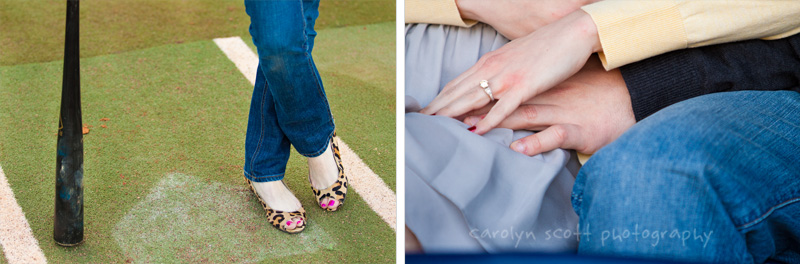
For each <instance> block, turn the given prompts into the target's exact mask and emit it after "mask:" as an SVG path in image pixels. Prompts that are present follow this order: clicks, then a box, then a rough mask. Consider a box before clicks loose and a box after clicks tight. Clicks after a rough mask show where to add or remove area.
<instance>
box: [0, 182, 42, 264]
mask: <svg viewBox="0 0 800 264" xmlns="http://www.w3.org/2000/svg"><path fill="white" fill-rule="evenodd" d="M0 245H2V246H3V253H4V254H5V256H6V260H8V263H12V264H13V263H47V258H45V257H44V253H43V252H42V249H41V248H40V247H39V242H38V241H37V240H36V238H34V237H33V232H32V231H31V226H30V225H29V224H28V220H27V219H25V213H23V212H22V208H20V207H19V204H17V199H16V198H14V192H13V191H12V190H11V185H9V184H8V179H6V174H5V173H4V172H3V168H2V167H0Z"/></svg>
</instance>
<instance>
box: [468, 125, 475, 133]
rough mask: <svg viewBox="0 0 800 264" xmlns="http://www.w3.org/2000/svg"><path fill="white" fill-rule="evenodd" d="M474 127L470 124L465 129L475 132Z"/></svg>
mask: <svg viewBox="0 0 800 264" xmlns="http://www.w3.org/2000/svg"><path fill="white" fill-rule="evenodd" d="M475 128H476V127H475V126H471V127H469V128H467V130H469V132H475Z"/></svg>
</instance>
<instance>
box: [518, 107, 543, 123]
mask: <svg viewBox="0 0 800 264" xmlns="http://www.w3.org/2000/svg"><path fill="white" fill-rule="evenodd" d="M520 112H521V113H522V117H523V118H525V120H528V121H530V120H535V119H536V117H538V116H539V113H538V112H537V110H536V106H533V105H526V106H523V107H521V109H520Z"/></svg>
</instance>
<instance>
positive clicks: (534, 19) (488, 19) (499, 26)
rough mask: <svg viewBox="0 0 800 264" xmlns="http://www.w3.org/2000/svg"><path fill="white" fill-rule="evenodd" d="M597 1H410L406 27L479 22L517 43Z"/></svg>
mask: <svg viewBox="0 0 800 264" xmlns="http://www.w3.org/2000/svg"><path fill="white" fill-rule="evenodd" d="M596 1H598V0H407V1H406V2H405V19H406V20H405V22H406V23H427V24H444V25H452V26H460V27H470V26H472V25H474V24H475V23H477V22H478V21H480V22H483V23H486V24H488V25H490V26H492V27H493V28H494V29H495V30H497V31H498V32H500V34H503V36H505V37H506V38H508V39H516V38H519V37H522V36H525V35H528V34H530V33H531V32H533V31H534V30H536V29H538V28H541V27H543V26H544V25H547V24H549V23H551V22H553V21H556V20H558V19H560V18H562V17H564V16H566V15H567V14H569V13H571V12H573V11H575V10H578V9H579V8H580V7H581V6H583V5H586V4H589V3H593V2H596Z"/></svg>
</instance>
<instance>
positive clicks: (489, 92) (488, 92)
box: [480, 80, 494, 102]
mask: <svg viewBox="0 0 800 264" xmlns="http://www.w3.org/2000/svg"><path fill="white" fill-rule="evenodd" d="M480 86H481V88H483V92H484V93H486V95H487V96H489V102H492V101H494V95H492V88H490V87H489V81H487V80H481V82H480Z"/></svg>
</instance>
